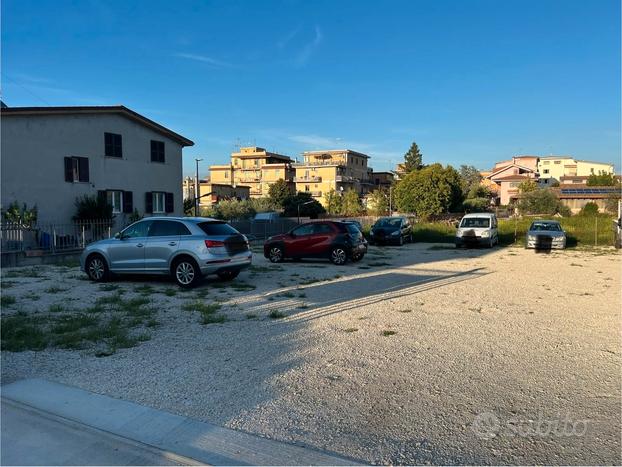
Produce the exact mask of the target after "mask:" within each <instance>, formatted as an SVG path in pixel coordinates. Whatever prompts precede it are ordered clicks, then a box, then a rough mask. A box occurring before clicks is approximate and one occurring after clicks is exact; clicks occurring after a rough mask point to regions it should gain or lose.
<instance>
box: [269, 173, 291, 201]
mask: <svg viewBox="0 0 622 467" xmlns="http://www.w3.org/2000/svg"><path fill="white" fill-rule="evenodd" d="M292 194H293V193H292V190H291V188H290V185H289V184H288V183H287V182H286V181H285V180H283V179H282V178H281V179H279V180H277V181H276V182H274V183H273V184H272V185H270V188H268V198H270V200H271V201H272V204H273V205H274V206H275V207H277V208H283V206H285V201H286V200H287V198H289V197H290V196H292Z"/></svg>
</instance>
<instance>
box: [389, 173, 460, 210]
mask: <svg viewBox="0 0 622 467" xmlns="http://www.w3.org/2000/svg"><path fill="white" fill-rule="evenodd" d="M394 199H395V205H396V207H397V209H398V210H399V211H401V212H410V213H412V212H414V213H416V214H417V215H418V216H420V217H421V218H423V219H426V218H428V217H430V216H433V215H438V214H441V213H443V212H447V211H451V210H454V209H457V208H459V207H460V205H461V203H462V185H461V180H460V174H458V172H457V171H456V169H454V168H453V167H452V166H450V165H448V166H446V167H443V166H442V165H441V164H432V165H429V166H426V167H424V168H422V169H421V170H416V171H414V172H411V173H409V174H407V175H406V176H405V177H404V178H403V179H402V180H400V181H399V182H398V183H397V184H396V186H395V190H394Z"/></svg>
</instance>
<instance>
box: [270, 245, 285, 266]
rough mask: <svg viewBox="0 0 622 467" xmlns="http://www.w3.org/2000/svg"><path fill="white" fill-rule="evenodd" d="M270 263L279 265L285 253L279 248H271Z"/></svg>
mask: <svg viewBox="0 0 622 467" xmlns="http://www.w3.org/2000/svg"><path fill="white" fill-rule="evenodd" d="M268 256H269V258H270V261H271V262H273V263H279V262H281V261H282V260H283V251H282V250H281V249H280V248H279V247H278V246H273V247H272V248H270V253H269V255H268Z"/></svg>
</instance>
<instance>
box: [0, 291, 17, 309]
mask: <svg viewBox="0 0 622 467" xmlns="http://www.w3.org/2000/svg"><path fill="white" fill-rule="evenodd" d="M15 302H16V300H15V297H12V296H11V295H6V294H4V295H2V297H0V305H1V306H3V307H4V306H10V305H13V304H14V303H15Z"/></svg>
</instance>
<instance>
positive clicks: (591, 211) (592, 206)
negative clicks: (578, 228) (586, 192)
mask: <svg viewBox="0 0 622 467" xmlns="http://www.w3.org/2000/svg"><path fill="white" fill-rule="evenodd" d="M580 214H581V215H582V216H595V215H596V214H598V204H596V203H594V202H592V201H590V202H588V203H585V206H583V207H582V208H581V212H580Z"/></svg>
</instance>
